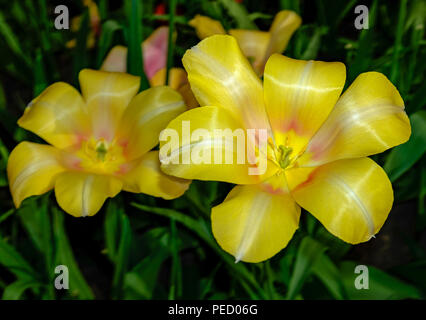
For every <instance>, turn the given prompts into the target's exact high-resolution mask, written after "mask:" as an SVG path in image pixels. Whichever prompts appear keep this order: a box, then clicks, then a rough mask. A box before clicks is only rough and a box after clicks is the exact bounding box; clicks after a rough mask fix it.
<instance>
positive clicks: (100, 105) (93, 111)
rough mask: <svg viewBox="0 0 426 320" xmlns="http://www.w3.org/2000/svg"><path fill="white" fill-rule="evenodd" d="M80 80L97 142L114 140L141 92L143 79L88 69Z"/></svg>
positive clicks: (83, 72)
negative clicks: (132, 100) (120, 123)
mask: <svg viewBox="0 0 426 320" xmlns="http://www.w3.org/2000/svg"><path fill="white" fill-rule="evenodd" d="M79 80H80V87H81V92H82V94H83V98H84V100H85V101H86V104H87V110H88V112H89V114H90V118H91V124H92V130H93V135H94V137H95V139H101V138H103V139H105V140H107V141H111V140H112V139H113V138H114V136H115V133H116V129H117V125H118V121H119V120H120V118H121V116H122V114H123V112H124V110H125V109H126V107H127V105H128V104H129V102H130V100H131V99H132V98H133V97H134V96H135V95H136V93H137V92H138V90H139V86H140V78H139V77H135V76H132V75H130V74H126V73H117V72H105V71H96V70H89V69H84V70H82V71H80V74H79Z"/></svg>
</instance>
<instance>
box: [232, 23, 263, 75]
mask: <svg viewBox="0 0 426 320" xmlns="http://www.w3.org/2000/svg"><path fill="white" fill-rule="evenodd" d="M229 34H230V35H231V36H233V37H235V39H237V41H238V45H239V46H240V48H241V51H242V52H243V53H244V55H245V56H246V57H247V58H249V60H251V62H252V65H253V68H254V70H255V71H256V73H257V74H259V75H261V74H262V73H263V68H264V66H265V62H266V61H265V60H264V57H265V53H266V49H267V48H268V45H269V41H270V40H271V34H270V33H269V32H265V31H259V30H243V29H232V30H229Z"/></svg>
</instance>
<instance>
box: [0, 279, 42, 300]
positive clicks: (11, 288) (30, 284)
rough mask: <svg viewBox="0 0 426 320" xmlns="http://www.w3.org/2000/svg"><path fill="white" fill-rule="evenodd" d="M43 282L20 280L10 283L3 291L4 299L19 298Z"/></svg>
mask: <svg viewBox="0 0 426 320" xmlns="http://www.w3.org/2000/svg"><path fill="white" fill-rule="evenodd" d="M41 285H42V284H41V283H40V282H37V281H32V280H18V281H15V282H13V283H12V284H10V285H8V286H7V287H6V288H5V289H4V291H3V296H2V299H3V300H19V299H20V298H21V297H22V295H23V294H24V292H25V291H26V290H28V289H30V288H38V287H40V286H41Z"/></svg>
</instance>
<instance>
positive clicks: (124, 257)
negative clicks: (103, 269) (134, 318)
mask: <svg viewBox="0 0 426 320" xmlns="http://www.w3.org/2000/svg"><path fill="white" fill-rule="evenodd" d="M119 216H120V226H121V232H120V233H121V234H120V243H119V245H118V251H117V258H116V263H115V270H114V276H113V280H112V290H113V297H114V298H115V299H120V298H121V297H122V295H123V281H124V275H125V273H126V272H127V268H128V263H129V255H130V245H131V242H132V234H131V228H130V222H129V218H128V217H127V216H126V215H125V214H124V213H122V212H120V213H119Z"/></svg>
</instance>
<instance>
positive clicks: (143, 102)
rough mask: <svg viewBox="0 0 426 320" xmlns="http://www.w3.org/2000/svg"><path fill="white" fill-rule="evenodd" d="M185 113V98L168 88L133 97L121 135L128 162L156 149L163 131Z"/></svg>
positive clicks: (123, 121) (123, 122) (152, 89)
mask: <svg viewBox="0 0 426 320" xmlns="http://www.w3.org/2000/svg"><path fill="white" fill-rule="evenodd" d="M185 110H186V107H185V104H184V101H183V99H182V96H181V95H180V94H179V93H178V92H177V91H175V90H173V89H172V88H170V87H167V86H161V87H154V88H150V89H148V90H145V91H143V92H141V93H139V94H138V95H137V96H136V97H134V98H133V100H132V101H131V102H130V104H129V106H128V108H127V109H126V111H125V112H124V114H123V118H122V119H121V123H120V129H119V132H118V134H119V141H120V144H122V145H124V146H125V154H126V156H127V158H128V159H136V158H138V157H140V156H142V155H143V154H144V153H146V152H148V151H149V150H151V149H152V148H153V147H155V146H156V145H157V144H158V138H159V135H160V132H161V130H163V129H164V128H166V126H167V124H168V123H169V122H170V120H172V119H174V118H176V117H177V116H178V115H179V114H180V113H182V112H184V111H185Z"/></svg>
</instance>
